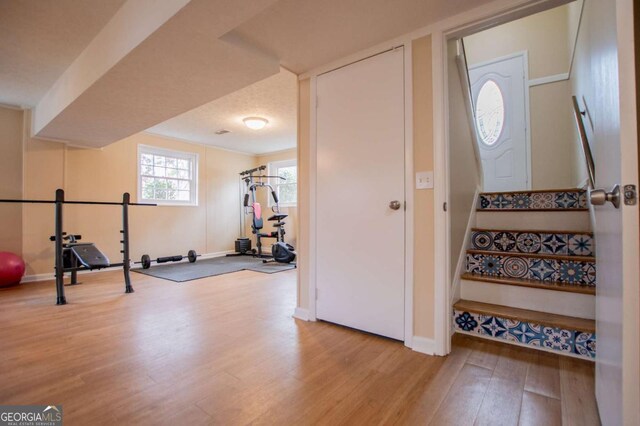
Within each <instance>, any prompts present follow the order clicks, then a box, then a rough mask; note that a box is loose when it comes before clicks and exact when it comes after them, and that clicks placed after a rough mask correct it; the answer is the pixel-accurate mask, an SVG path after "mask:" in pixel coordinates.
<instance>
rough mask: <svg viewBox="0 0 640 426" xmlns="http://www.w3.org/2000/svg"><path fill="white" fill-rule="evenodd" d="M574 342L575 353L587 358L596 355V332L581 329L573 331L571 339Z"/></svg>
mask: <svg viewBox="0 0 640 426" xmlns="http://www.w3.org/2000/svg"><path fill="white" fill-rule="evenodd" d="M573 341H574V343H575V353H576V354H577V355H581V356H584V357H588V358H595V357H596V334H595V333H586V332H581V331H576V332H575V337H574V339H573Z"/></svg>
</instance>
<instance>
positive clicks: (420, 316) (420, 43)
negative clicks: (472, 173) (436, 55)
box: [411, 36, 435, 339]
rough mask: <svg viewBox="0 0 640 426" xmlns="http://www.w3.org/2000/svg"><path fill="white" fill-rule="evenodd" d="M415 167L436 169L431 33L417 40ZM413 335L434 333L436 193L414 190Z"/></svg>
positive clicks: (414, 63) (414, 61) (414, 58)
mask: <svg viewBox="0 0 640 426" xmlns="http://www.w3.org/2000/svg"><path fill="white" fill-rule="evenodd" d="M411 55H412V66H413V167H414V170H415V171H426V170H433V83H432V66H431V36H426V37H422V38H419V39H417V40H414V41H413V44H412V51H411ZM413 194H414V195H413V196H414V203H415V204H414V218H415V219H414V246H413V249H414V255H413V259H414V262H413V279H414V284H413V335H414V336H421V337H427V338H430V339H432V338H433V337H434V299H435V289H434V282H435V275H434V272H435V268H434V251H435V250H434V194H433V190H432V189H427V190H414V193H413Z"/></svg>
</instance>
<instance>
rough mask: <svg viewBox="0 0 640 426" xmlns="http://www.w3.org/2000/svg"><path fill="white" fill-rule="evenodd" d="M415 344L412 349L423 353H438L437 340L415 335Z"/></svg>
mask: <svg viewBox="0 0 640 426" xmlns="http://www.w3.org/2000/svg"><path fill="white" fill-rule="evenodd" d="M412 343H413V345H412V346H411V349H413V350H414V351H416V352H420V353H421V354H426V355H435V354H436V341H435V340H434V339H429V338H427V337H422V336H413V342H412Z"/></svg>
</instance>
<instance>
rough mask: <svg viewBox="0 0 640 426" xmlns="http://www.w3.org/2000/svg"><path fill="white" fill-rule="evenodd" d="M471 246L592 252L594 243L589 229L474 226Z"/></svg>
mask: <svg viewBox="0 0 640 426" xmlns="http://www.w3.org/2000/svg"><path fill="white" fill-rule="evenodd" d="M471 248H472V249H474V250H487V251H496V252H505V253H530V254H550V255H563V256H593V254H594V253H595V244H594V240H593V236H592V235H591V234H590V233H578V232H573V233H567V232H540V231H494V230H484V229H475V230H473V231H472V232H471Z"/></svg>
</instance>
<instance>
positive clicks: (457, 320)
mask: <svg viewBox="0 0 640 426" xmlns="http://www.w3.org/2000/svg"><path fill="white" fill-rule="evenodd" d="M453 324H454V327H455V329H456V330H458V331H461V332H464V333H471V334H476V335H478V336H480V337H491V338H494V339H501V340H504V341H506V342H508V343H517V344H520V345H526V346H530V347H532V348H535V349H544V350H550V351H554V352H559V353H561V354H564V355H571V356H577V357H581V358H586V359H590V360H593V359H595V356H596V334H595V333H594V332H587V331H581V330H570V329H565V328H560V327H551V326H544V325H540V324H535V323H532V322H527V321H520V320H516V319H508V318H501V317H499V316H494V315H486V314H481V313H476V312H468V311H463V310H457V309H455V310H454V311H453Z"/></svg>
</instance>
